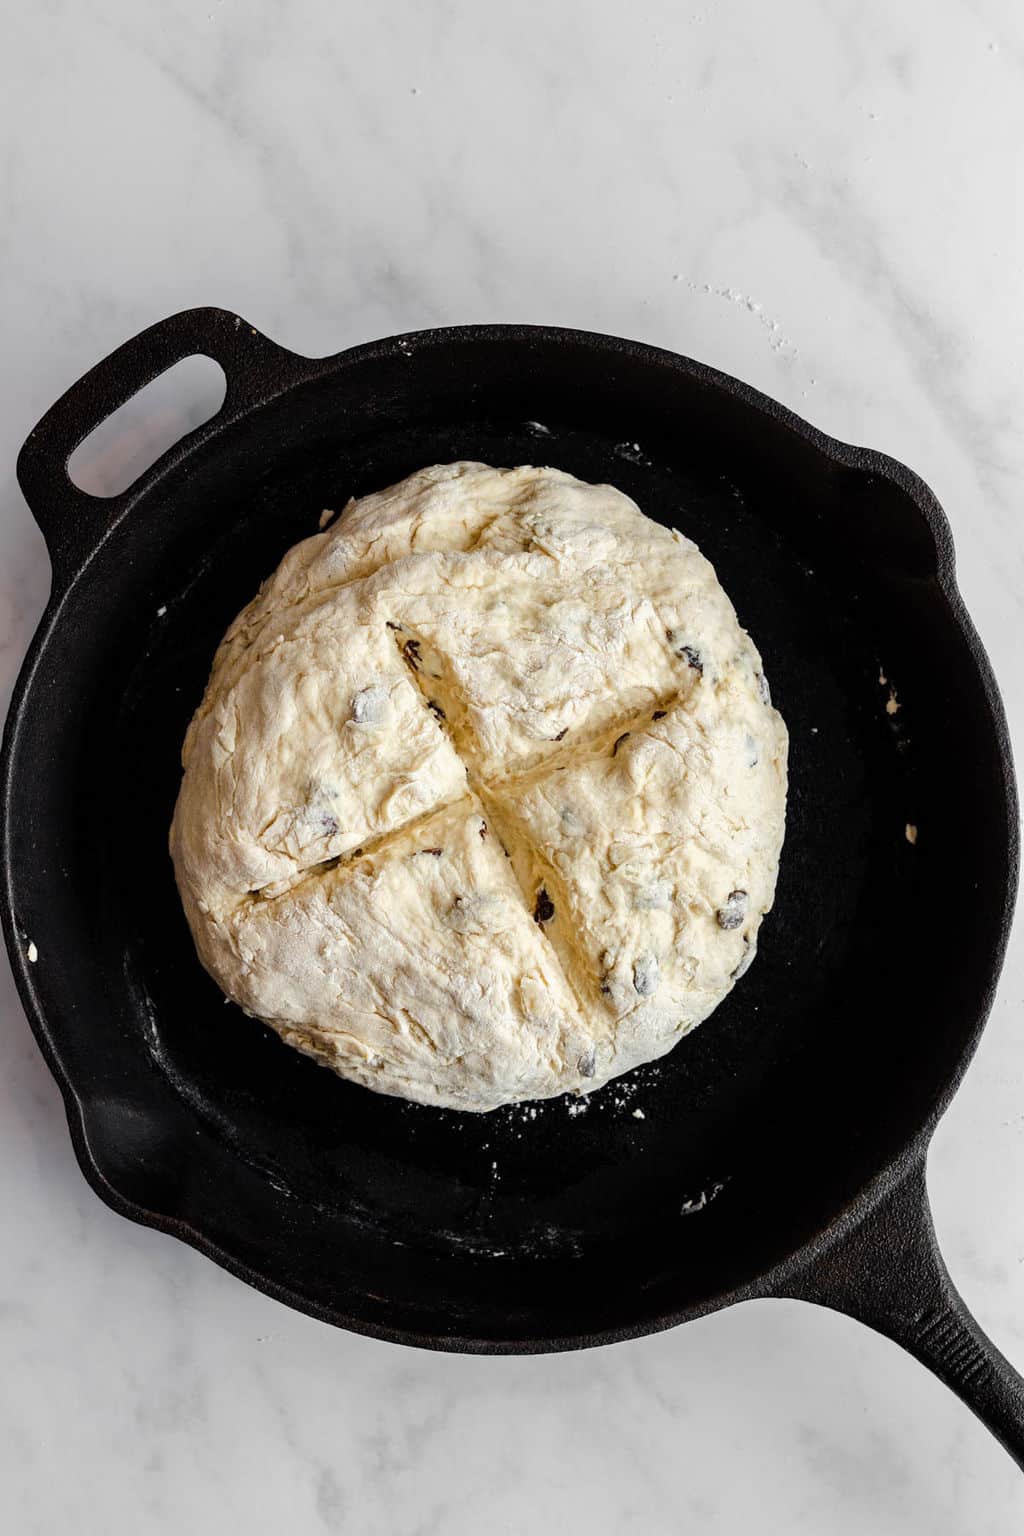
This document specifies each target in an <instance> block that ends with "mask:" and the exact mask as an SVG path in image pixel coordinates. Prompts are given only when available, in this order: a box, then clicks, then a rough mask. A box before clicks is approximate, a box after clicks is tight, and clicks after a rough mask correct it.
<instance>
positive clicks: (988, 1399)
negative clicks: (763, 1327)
mask: <svg viewBox="0 0 1024 1536" xmlns="http://www.w3.org/2000/svg"><path fill="white" fill-rule="evenodd" d="M776 1294H777V1295H783V1296H791V1297H795V1298H796V1299H798V1300H801V1301H813V1302H816V1303H817V1304H818V1305H820V1306H826V1307H832V1308H834V1309H835V1310H836V1311H838V1312H845V1313H847V1314H848V1316H850V1317H855V1318H858V1319H859V1320H860V1321H861V1322H863V1323H867V1324H868V1325H869V1326H870V1327H872V1328H875V1329H877V1331H878V1332H879V1333H884V1334H886V1335H887V1336H888V1337H889V1338H891V1339H894V1340H895V1341H896V1343H897V1344H901V1345H902V1346H903V1348H904V1349H906V1350H908V1351H909V1352H910V1354H912V1355H914V1356H916V1358H917V1359H918V1360H920V1361H921V1363H922V1364H923V1365H926V1366H927V1367H928V1369H929V1370H931V1371H934V1373H935V1375H936V1376H938V1377H939V1378H940V1379H941V1380H942V1381H944V1382H945V1383H946V1384H947V1386H949V1387H952V1389H953V1391H954V1392H956V1393H957V1395H958V1396H959V1397H960V1398H962V1400H963V1401H964V1402H965V1403H966V1404H967V1405H968V1407H969V1408H972V1409H973V1410H974V1412H975V1413H976V1414H977V1415H978V1417H979V1418H980V1419H981V1420H982V1422H983V1423H985V1424H987V1425H988V1427H989V1429H991V1431H992V1432H993V1434H994V1435H996V1436H997V1438H998V1439H999V1440H1000V1441H1001V1442H1002V1444H1003V1445H1004V1446H1005V1447H1006V1449H1007V1450H1008V1451H1009V1453H1010V1455H1011V1456H1012V1457H1013V1458H1014V1460H1015V1461H1016V1462H1017V1464H1018V1465H1019V1466H1020V1467H1021V1468H1022V1469H1024V1380H1022V1379H1021V1377H1020V1376H1019V1375H1018V1373H1017V1371H1016V1370H1015V1369H1014V1367H1013V1366H1012V1365H1011V1364H1010V1362H1009V1361H1008V1360H1007V1359H1006V1357H1005V1356H1004V1355H1003V1354H1001V1353H1000V1351H999V1350H998V1349H997V1348H996V1346H995V1345H994V1344H993V1343H992V1341H991V1339H989V1338H988V1337H986V1335H985V1334H984V1333H983V1332H982V1330H981V1329H980V1328H979V1326H978V1324H977V1323H976V1322H975V1320H974V1318H973V1317H972V1316H971V1313H970V1312H969V1311H968V1309H967V1307H966V1305H965V1303H964V1300H963V1298H962V1297H961V1295H960V1293H959V1292H958V1291H957V1289H956V1287H955V1285H954V1284H953V1282H952V1280H951V1279H950V1277H949V1272H948V1271H947V1269H946V1266H945V1264H944V1263H943V1259H942V1255H941V1254H940V1252H939V1248H938V1243H937V1240H936V1237H935V1228H934V1226H933V1224H932V1216H931V1210H930V1207H929V1204H928V1195H927V1191H926V1189H925V1179H924V1158H923V1157H921V1158H920V1159H919V1160H916V1161H915V1162H914V1163H913V1164H912V1165H911V1167H910V1168H909V1170H908V1171H907V1172H906V1173H905V1175H904V1176H903V1178H902V1179H901V1180H900V1181H899V1182H898V1183H896V1184H895V1186H894V1187H893V1188H892V1189H890V1190H889V1192H888V1193H887V1194H886V1195H884V1196H883V1197H882V1199H881V1200H880V1201H879V1202H878V1204H877V1205H876V1206H875V1207H874V1208H873V1209H872V1210H871V1211H869V1213H868V1214H867V1216H865V1218H864V1220H863V1221H861V1222H860V1223H859V1224H858V1225H856V1226H855V1227H854V1228H853V1229H852V1230H851V1231H849V1232H848V1233H846V1234H845V1235H844V1236H840V1237H839V1238H838V1239H837V1241H836V1242H835V1243H834V1244H833V1245H832V1246H831V1247H830V1248H829V1249H827V1251H826V1252H825V1253H824V1254H823V1255H820V1256H818V1257H817V1258H816V1259H815V1260H814V1261H813V1262H812V1263H811V1264H810V1265H809V1266H808V1267H807V1268H806V1269H805V1270H803V1271H801V1272H800V1273H798V1274H797V1275H796V1276H791V1277H790V1278H789V1279H788V1280H787V1281H786V1282H785V1283H784V1284H783V1285H782V1286H780V1288H779V1289H778V1291H777V1292H776Z"/></svg>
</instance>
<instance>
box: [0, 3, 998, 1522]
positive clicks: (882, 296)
mask: <svg viewBox="0 0 1024 1536" xmlns="http://www.w3.org/2000/svg"><path fill="white" fill-rule="evenodd" d="M0 128H2V131H0V209H2V223H0V251H2V257H0V313H2V339H3V345H2V349H0V476H2V479H0V695H2V697H0V705H2V704H3V703H5V702H6V696H7V692H8V690H9V687H10V684H11V682H12V681H13V678H14V675H15V673H16V670H17V667H18V664H19V660H20V657H21V654H22V651H23V649H24V647H25V645H26V643H27V641H28V638H29V635H30V634H31V631H32V629H33V626H34V625H35V622H36V619H37V617H38V615H39V612H40V610H41V607H42V604H43V602H44V599H45V595H46V591H47V584H48V568H47V562H46V558H45V555H44V551H43V545H42V540H41V538H40V536H39V534H38V533H37V531H36V529H35V527H34V525H33V523H32V520H31V518H30V516H29V514H28V511H27V509H26V507H25V505H24V503H23V501H22V498H21V496H20V494H19V491H18V489H17V486H16V483H15V479H14V458H15V454H16V450H17V448H18V447H19V445H20V443H21V441H22V439H23V438H24V436H25V434H26V433H27V431H28V430H29V428H30V427H31V426H32V424H33V423H34V421H35V420H36V418H37V417H38V416H39V415H40V413H41V412H42V411H43V410H44V409H45V407H46V406H48V405H49V404H50V403H51V401H52V400H53V399H54V398H55V397H56V396H57V394H58V393H59V392H60V391H61V390H63V389H64V388H65V386H66V385H67V384H69V383H70V382H71V381H72V380H74V379H75V378H77V377H78V375H79V374H80V373H81V372H82V371H83V370H84V369H85V368H86V367H87V366H89V365H90V364H91V363H93V362H94V361H95V360H96V359H98V358H99V357H100V356H101V355H102V354H103V353H105V352H107V351H108V350H109V349H110V348H111V347H112V346H114V345H115V344H116V343H117V342H119V341H121V340H122V339H124V338H125V337H126V336H128V335H129V334H131V333H132V332H134V331H135V330H137V329H138V328H140V327H141V326H143V325H144V324H146V323H148V322H149V321H151V320H153V319H156V318H158V317H160V316H161V315H163V314H165V313H167V312H170V311H172V310H175V309H178V308H181V307H184V306H187V305H190V304H201V303H220V304H223V305H225V306H227V307H230V308H233V309H237V310H239V311H240V312H241V313H243V314H244V315H246V316H248V317H249V318H250V319H251V320H252V322H253V323H254V324H255V325H257V326H259V327H261V328H262V329H264V330H266V331H268V332H269V333H270V334H271V335H272V336H274V337H275V338H277V339H278V340H280V341H282V342H284V343H285V344H287V345H290V346H292V347H294V348H296V349H299V350H307V351H311V352H329V351H334V350H336V349H339V348H341V347H342V346H344V345H346V344H348V343H350V342H356V341H360V340H363V339H366V338H370V337H373V336H377V335H381V334H386V333H389V332H393V331H397V330H404V329H406V328H411V327H418V326H427V325H432V324H437V323H443V322H454V321H473V320H513V319H520V320H530V321H549V322H554V323H561V324H570V325H580V326H584V327H589V328H593V329H599V330H606V331H613V332H619V333H622V334H625V335H631V336H638V337H642V338H646V339H649V340H651V341H655V342H658V343H660V344H662V345H664V346H668V347H674V348H677V349H678V350H680V351H684V352H688V353H692V354H694V355H696V356H698V357H702V358H705V359H707V360H709V361H711V362H714V363H716V364H718V365H719V366H721V367H723V368H725V369H728V370H730V371H733V372H735V373H737V374H739V375H741V376H742V377H744V378H746V379H749V380H750V381H752V382H753V383H755V384H757V385H759V386H761V387H762V388H763V389H765V390H767V391H769V392H770V393H771V394H774V395H777V396H779V397H781V398H782V399H783V400H785V401H787V402H789V403H790V404H791V405H793V406H795V407H796V408H797V409H798V410H800V411H802V412H803V413H804V414H806V415H807V416H808V417H810V418H811V419H812V420H813V421H815V422H818V423H819V424H821V425H822V426H824V427H825V428H827V429H828V430H829V431H831V432H834V433H836V434H837V435H839V436H842V437H846V438H850V439H854V440H859V441H863V442H867V443H871V444H874V445H876V446H879V447H882V448H885V449H887V450H888V451H890V452H891V453H893V454H896V455H897V456H899V457H900V458H903V459H905V460H906V461H907V462H908V463H910V464H911V465H913V466H914V467H915V468H916V469H917V470H918V471H919V472H920V473H921V474H922V475H924V476H925V478H926V479H927V480H928V481H929V482H930V483H931V485H932V486H933V487H934V488H935V490H936V491H937V492H938V495H939V497H940V499H941V500H942V502H943V503H944V505H945V506H946V508H947V510H948V512H949V516H950V518H951V520H952V523H953V527H954V531H955V533H956V536H957V541H958V548H959V569H960V578H961V582H962V586H963V590H964V593H965V595H966V598H967V600H968V603H969V605H970V607H971V609H972V611H973V613H974V615H975V617H976V619H977V621H978V624H979V626H980V629H981V632H982V635H983V638H984V640H985V642H986V643H987V645H988V647H989V650H990V652H991V655H992V659H993V661H994V664H995V667H996V671H997V674H998V676H999V678H1000V680H1001V682H1002V686H1003V689H1004V694H1005V698H1006V702H1007V706H1008V709H1009V713H1010V719H1011V724H1012V726H1013V728H1014V731H1015V734H1016V738H1017V741H1018V747H1019V744H1020V742H1021V740H1022V739H1024V736H1022V732H1024V688H1022V683H1024V662H1022V661H1021V660H1020V658H1019V656H1015V654H1014V652H1015V647H1014V632H1015V630H1016V629H1018V628H1019V627H1020V625H1021V622H1022V620H1024V598H1022V592H1024V524H1022V521H1021V513H1020V506H1021V500H1022V495H1024V433H1022V430H1021V425H1022V422H1024V372H1022V362H1021V356H1022V349H1021V338H1022V335H1024V299H1022V293H1024V286H1022V279H1024V226H1022V215H1021V208H1022V207H1024V201H1022V197H1021V191H1022V170H1024V166H1022V154H1021V145H1022V143H1024V13H1022V11H1021V8H1020V7H1019V6H1018V5H1016V4H1014V3H1013V0H908V3H905V4H903V5H899V6H896V5H892V4H891V3H889V0H872V3H869V4H858V3H856V0H848V3H836V0H830V3H826V0H789V3H788V4H787V5H785V6H770V5H764V4H761V3H759V0H733V3H722V4H719V5H714V4H708V3H701V0H691V3H690V4H683V5H679V4H674V3H670V0H636V3H634V4H631V5H628V6H625V5H617V4H612V3H609V0H604V3H600V4H586V3H583V0H573V3H560V0H547V3H541V0H531V3H526V0H506V3H505V4H504V5H502V6H500V7H498V6H496V5H488V4H484V3H482V0H475V3H474V0H418V3H412V0H407V3H380V4H374V3H372V0H362V3H358V4H356V3H341V4H333V5H332V4H328V3H326V0H293V3H291V4H289V5H285V4H282V3H280V0H274V3H271V0H247V3H245V4H242V3H241V0H202V3H196V4H191V3H188V0H162V3H161V4H159V5H156V4H152V3H146V0H142V3H138V0H136V3H131V4H130V3H128V0H107V3H105V4H99V3H97V0H91V3H90V0H84V3H79V4H72V3H70V0H47V3H46V4H39V5H36V6H34V7H29V6H14V5H11V6H8V7H6V8H5V16H4V48H3V53H2V59H0ZM191 404H192V402H191V401H190V400H188V399H186V398H184V397H182V399H181V400H179V401H178V402H177V406H176V409H180V411H181V412H182V413H183V414H184V413H187V411H188V410H189V409H190V408H191ZM954 953H955V952H954ZM1022 1007H1024V941H1022V937H1021V934H1020V933H1019V932H1018V934H1017V936H1016V937H1015V940H1014V942H1013V944H1012V947H1011V952H1010V957H1009V963H1008V965H1007V968H1006V971H1005V973H1004V977H1003V981H1002V985H1001V988H1000V993H999V999H998V1002H997V1004H996V1007H995V1011H994V1014H993V1016H992V1019H991V1022H990V1025H989V1028H988V1030H987V1033H986V1035H985V1039H984V1042H983V1044H982V1047H981V1050H980V1052H979V1054H978V1057H977V1060H976V1062H975V1065H974V1066H973V1068H972V1070H971V1072H970V1074H969V1077H968V1080H967V1082H966V1084H965V1086H964V1088H963V1090H962V1091H961V1093H960V1095H959V1096H958V1098H957V1100H956V1102H955V1104H954V1106H953V1108H952V1110H951V1111H950V1113H949V1115H948V1116H947V1118H946V1120H945V1121H944V1123H943V1125H942V1126H941V1128H940V1131H939V1134H938V1136H937V1139H936V1142H935V1146H934V1149H933V1154H932V1160H931V1189H932V1195H933V1198H934V1204H935V1211H936V1221H937V1225H938V1229H939V1234H940V1237H941V1240H942V1243H943V1246H944V1248H945V1251H946V1254H947V1256H948V1260H949V1265H950V1268H951V1270H952V1272H953V1275H954V1277H955V1279H956V1280H957V1282H958V1284H959V1285H960V1287H961V1288H962V1290H963V1292H964V1294H965V1295H966V1297H967V1299H968V1301H969V1302H970V1304H971V1305H972V1306H973V1307H974V1308H975V1309H976V1311H977V1314H978V1316H979V1318H980V1319H981V1321H982V1322H983V1324H984V1325H985V1327H986V1328H987V1329H988V1330H990V1332H991V1333H992V1334H993V1336H994V1337H995V1338H996V1340H997V1341H998V1342H999V1343H1000V1344H1001V1346H1002V1347H1003V1348H1004V1349H1005V1351H1006V1352H1007V1353H1008V1354H1009V1355H1010V1356H1011V1357H1013V1358H1015V1359H1016V1361H1017V1362H1018V1364H1020V1363H1022V1362H1024V1201H1022V1200H1021V1197H1020V1190H1021V1187H1022V1179H1024V1035H1022V1030H1021V1021H1022ZM0 1232H2V1234H3V1235H2V1241H0V1528H2V1529H3V1530H5V1531H9V1532H11V1533H12V1536H30V1533H37V1532H39V1533H46V1536H49V1533H51V1532H63V1531H65V1530H74V1531H76V1532H78V1533H81V1536H91V1533H102V1536H119V1533H121V1532H126V1533H127V1532H131V1533H134V1532H136V1531H145V1532H147V1533H150V1536H163V1533H172V1532H174V1533H177V1532H180V1531H188V1532H190V1533H193V1536H203V1533H207V1532H210V1533H213V1532H218V1533H219V1532H221V1531H224V1530H252V1531H256V1532H263V1531H268V1532H269V1531H276V1530H279V1529H284V1528H287V1529H288V1530H290V1531H294V1532H302V1533H306V1532H308V1533H313V1536H319V1533H321V1532H335V1531H344V1532H353V1533H360V1536H363V1533H365V1536H378V1533H380V1536H392V1533H400V1536H405V1533H408V1536H413V1533H421V1536H428V1533H434V1532H445V1533H455V1536H461V1533H467V1536H468V1533H473V1536H479V1533H488V1532H521V1531H547V1530H564V1531H587V1532H589V1533H594V1536H601V1533H609V1536H610V1533H613V1532H614V1533H616V1536H625V1533H629V1532H641V1531H642V1532H644V1533H645V1536H662V1533H669V1532H673V1533H674V1532H682V1531H688V1532H689V1531H694V1532H698V1531H699V1532H702V1533H704V1532H707V1533H712V1536H718V1533H730V1536H731V1533H743V1536H747V1533H748V1532H750V1531H754V1530H757V1531H770V1532H776V1531H778V1532H786V1533H787V1536H823V1533H833V1532H834V1533H838V1536H847V1533H849V1536H854V1533H856V1536H860V1533H863V1532H865V1531H871V1532H872V1533H874V1536H886V1533H897V1532H898V1533H906V1536H909V1533H917V1536H962V1533H970V1536H996V1533H1000V1536H1001V1533H1009V1532H1011V1531H1017V1530H1019V1529H1020V1528H1021V1521H1022V1518H1024V1480H1022V1479H1021V1477H1020V1475H1019V1473H1017V1472H1016V1471H1015V1470H1014V1468H1013V1467H1012V1465H1011V1463H1010V1461H1009V1459H1008V1458H1007V1457H1006V1456H1005V1455H1004V1453H1003V1452H1002V1451H1001V1450H1000V1449H999V1448H998V1447H997V1446H996V1445H995V1443H994V1442H993V1441H992V1440H991V1439H990V1438H989V1436H988V1435H987V1434H986V1433H985V1432H984V1431H983V1430H982V1429H981V1427H980V1426H979V1425H978V1424H977V1423H976V1422H975V1421H974V1420H973V1419H972V1417H971V1416H970V1415H969V1414H968V1412H967V1411H966V1410H965V1409H963V1408H962V1407H961V1406H960V1405H959V1403H958V1402H956V1401H955V1399H954V1398H953V1397H952V1396H951V1395H950V1394H949V1393H948V1392H947V1391H945V1390H944V1389H943V1388H942V1387H940V1386H939V1385H938V1384H937V1383H936V1382H935V1381H933V1380H932V1379H931V1378H930V1377H929V1376H928V1375H926V1373H925V1372H924V1371H923V1370H922V1369H920V1368H919V1367H918V1366H917V1365H916V1364H914V1363H913V1362H912V1361H911V1360H910V1359H909V1358H907V1357H905V1356H904V1355H902V1354H901V1353H900V1351H899V1350H897V1349H896V1348H895V1346H892V1345H890V1344H888V1343H887V1342H885V1341H884V1340H883V1339H881V1338H878V1337H876V1336H874V1335H873V1334H871V1333H869V1332H867V1331H866V1330H865V1329H863V1328H861V1327H859V1326H857V1325H855V1324H854V1323H852V1322H848V1321H845V1320H843V1319H841V1318H839V1317H836V1316H833V1315H830V1314H827V1313H824V1312H819V1311H816V1310H815V1309H812V1308H810V1307H802V1306H798V1305H796V1304H793V1305H788V1304H781V1303H765V1304H761V1305H756V1306H747V1307H744V1308H739V1309H736V1310H734V1311H733V1312H731V1313H729V1314H725V1315H722V1316H719V1317H716V1318H712V1319H710V1320H708V1321H706V1322H703V1323H701V1324H697V1325H692V1326H690V1327H687V1328H685V1329H682V1330H677V1331H676V1332H675V1333H673V1334H669V1335H666V1336H662V1337H658V1338H653V1339H649V1340H646V1341H644V1342H642V1343H638V1344H634V1345H629V1346H619V1347H615V1348H611V1349H606V1350H603V1351H599V1352H593V1353H588V1354H583V1355H578V1356H572V1357H553V1358H544V1359H533V1360H494V1359H460V1358H437V1357H432V1356H428V1355H422V1354H417V1353H414V1352H412V1351H406V1350H401V1349H397V1348H394V1347H391V1346H388V1345H384V1344H377V1343H373V1342H369V1341H367V1340H363V1339H358V1338H352V1337H347V1336H345V1335H343V1334H340V1333H334V1332H332V1331H330V1330H328V1329H327V1328H324V1327H322V1326H320V1325H318V1324H316V1323H313V1322H311V1321H309V1320H308V1319H306V1318H303V1317H299V1316H296V1315H293V1314H292V1313H290V1312H288V1311H286V1310H285V1309H284V1308H283V1307H280V1306H278V1305H276V1304H275V1303H273V1302H271V1301H268V1300H266V1299H264V1298H263V1297H261V1296H259V1295H257V1294H255V1293H254V1292H252V1291H249V1290H247V1289H246V1288H245V1287H244V1286H242V1285H241V1284H239V1283H238V1282H236V1281H235V1280H233V1279H230V1278H229V1277H228V1276H226V1275H225V1274H223V1273H222V1272H221V1271H219V1270H218V1269H216V1268H215V1267H214V1266H213V1265H212V1264H210V1263H209V1262H208V1261H207V1260H205V1259H203V1258H200V1257H199V1256H198V1255H196V1254H194V1253H192V1252H191V1251H189V1250H187V1249H186V1248H184V1247H183V1246H181V1245H180V1244H178V1243H175V1242H173V1241H172V1240H170V1239H168V1238H165V1237H161V1236H158V1235H156V1234H154V1233H151V1232H145V1231H142V1230H140V1229H138V1228H136V1227H133V1226H131V1225H129V1224H128V1223H127V1222H124V1221H122V1220H119V1219H118V1218H117V1217H115V1216H113V1215H112V1214H111V1213H110V1212H109V1211H108V1210H106V1209H105V1208H104V1207H103V1206H102V1205H101V1204H100V1203H99V1201H98V1200H97V1199H96V1198H95V1197H94V1196H93V1195H92V1194H91V1193H90V1191H89V1190H88V1189H87V1187H86V1185H85V1183H84V1182H83V1180H82V1178H81V1176H80V1175H79V1173H78V1171H77V1168H76V1166H75V1163H74V1159H73V1157H72V1153H71V1147H70V1144H69V1142H68V1138H67V1135H66V1132H65V1127H64V1120H63V1114H62V1111H61V1106H60V1102H59V1099H58V1094H57V1091H56V1089H55V1087H54V1085H53V1083H52V1081H51V1080H50V1078H49V1076H48V1074H47V1072H46V1070H45V1068H44V1066H43V1064H42V1061H41V1059H40V1057H39V1055H38V1053H37V1051H36V1048H35V1046H34V1044H33V1042H32V1039H31V1037H30V1035H29V1031H28V1028H27V1026H26V1024H25V1022H24V1020H23V1018H22V1015H21V1012H20V1010H19V1007H18V1004H17V1002H16V1000H15V997H14V992H13V988H12V985H11V983H10V979H9V977H8V975H7V973H6V970H5V971H4V973H3V976H2V977H0Z"/></svg>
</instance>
